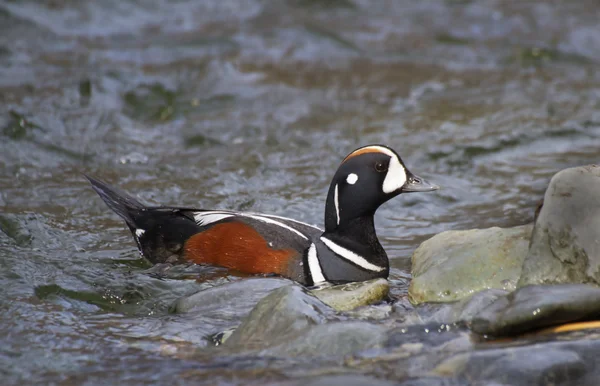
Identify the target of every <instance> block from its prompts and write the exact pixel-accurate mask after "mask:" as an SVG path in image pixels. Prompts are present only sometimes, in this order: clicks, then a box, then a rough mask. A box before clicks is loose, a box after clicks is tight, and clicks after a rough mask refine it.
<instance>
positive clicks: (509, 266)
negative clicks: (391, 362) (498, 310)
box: [409, 225, 532, 304]
mask: <svg viewBox="0 0 600 386" xmlns="http://www.w3.org/2000/svg"><path fill="white" fill-rule="evenodd" d="M531 230H532V225H524V226H520V227H515V228H497V227H494V228H488V229H473V230H467V231H447V232H442V233H440V234H438V235H435V236H433V237H432V238H431V239H429V240H427V241H425V242H424V243H422V244H421V245H420V246H419V247H418V248H417V249H416V250H415V252H414V253H413V256H412V275H413V280H412V282H411V284H410V287H409V297H410V300H411V302H413V303H414V304H419V303H423V302H449V301H455V300H459V299H463V298H465V297H468V296H471V295H472V294H474V293H475V292H478V291H481V290H484V289H489V288H497V289H502V290H507V291H512V290H514V289H515V288H516V283H517V281H518V280H519V275H520V273H521V266H522V265H523V260H524V258H525V255H526V254H527V248H528V243H529V237H530V235H531Z"/></svg>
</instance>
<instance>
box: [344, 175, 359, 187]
mask: <svg viewBox="0 0 600 386" xmlns="http://www.w3.org/2000/svg"><path fill="white" fill-rule="evenodd" d="M356 181H358V176H357V175H356V174H354V173H350V174H348V177H346V182H347V183H349V184H350V185H354V184H356Z"/></svg>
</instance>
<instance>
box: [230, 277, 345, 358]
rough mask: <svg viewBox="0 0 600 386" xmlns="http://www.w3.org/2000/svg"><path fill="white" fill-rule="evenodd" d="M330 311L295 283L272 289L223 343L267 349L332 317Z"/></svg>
mask: <svg viewBox="0 0 600 386" xmlns="http://www.w3.org/2000/svg"><path fill="white" fill-rule="evenodd" d="M333 313H334V312H333V310H332V309H331V308H330V307H328V306H327V305H325V304H324V303H323V302H321V301H320V300H319V299H317V298H315V297H314V296H312V295H309V294H307V293H306V291H305V289H304V288H303V287H301V286H299V285H297V284H293V285H289V286H286V287H282V288H279V289H276V290H274V291H273V292H271V293H270V294H269V295H267V296H266V297H265V298H263V299H262V300H261V301H259V302H258V304H257V305H256V306H255V307H254V308H253V309H252V311H251V312H250V314H249V315H248V316H247V317H246V318H245V319H244V321H243V322H242V324H241V325H240V326H239V327H238V328H237V329H236V330H235V331H234V332H233V334H232V335H231V336H230V337H229V339H227V340H226V341H225V343H224V346H228V347H232V346H236V347H246V348H267V347H272V346H274V345H276V344H279V343H282V342H284V341H289V340H291V339H294V338H296V337H298V336H299V335H301V334H302V333H303V332H305V331H306V330H308V329H309V328H310V327H311V326H314V325H317V324H322V323H324V322H325V321H326V320H327V319H328V318H333Z"/></svg>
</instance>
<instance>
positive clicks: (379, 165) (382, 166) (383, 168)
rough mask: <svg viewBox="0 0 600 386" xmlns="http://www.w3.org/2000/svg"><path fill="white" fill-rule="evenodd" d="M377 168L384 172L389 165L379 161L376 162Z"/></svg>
mask: <svg viewBox="0 0 600 386" xmlns="http://www.w3.org/2000/svg"><path fill="white" fill-rule="evenodd" d="M375 170H377V171H378V172H379V173H383V172H385V171H386V170H387V165H386V164H385V163H383V162H381V161H379V162H377V163H376V164H375Z"/></svg>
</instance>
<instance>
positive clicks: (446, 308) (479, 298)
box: [416, 289, 509, 323]
mask: <svg viewBox="0 0 600 386" xmlns="http://www.w3.org/2000/svg"><path fill="white" fill-rule="evenodd" d="M508 293H509V292H508V291H504V290H501V289H489V290H484V291H480V292H477V293H476V294H474V295H473V296H471V297H469V298H466V299H462V300H459V301H457V302H455V303H447V304H439V303H438V304H423V305H422V306H418V307H417V309H416V310H417V312H418V313H419V316H420V317H421V320H422V321H423V322H427V323H428V322H438V323H456V322H470V321H471V320H472V319H473V318H475V317H477V316H478V315H479V314H480V312H481V311H482V310H483V309H485V308H487V307H488V306H489V305H490V304H492V303H493V302H494V301H496V300H497V299H498V298H500V297H503V296H506V295H507V294H508Z"/></svg>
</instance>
